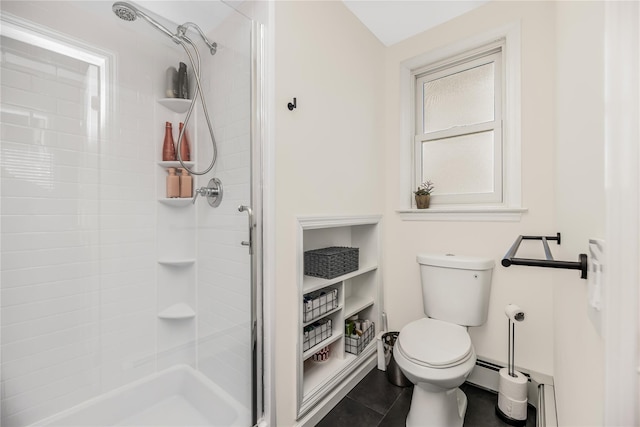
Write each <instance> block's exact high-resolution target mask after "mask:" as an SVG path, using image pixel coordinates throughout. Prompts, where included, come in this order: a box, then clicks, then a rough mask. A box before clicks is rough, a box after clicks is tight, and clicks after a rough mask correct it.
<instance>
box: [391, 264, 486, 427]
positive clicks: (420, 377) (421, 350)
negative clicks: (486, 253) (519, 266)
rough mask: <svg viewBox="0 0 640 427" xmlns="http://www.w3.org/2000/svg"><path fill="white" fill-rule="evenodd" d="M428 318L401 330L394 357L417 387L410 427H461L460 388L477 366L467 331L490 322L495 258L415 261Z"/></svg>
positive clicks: (463, 407) (464, 405) (462, 404)
mask: <svg viewBox="0 0 640 427" xmlns="http://www.w3.org/2000/svg"><path fill="white" fill-rule="evenodd" d="M417 261H418V263H419V264H420V281H421V282H422V300H423V303H424V313H425V314H426V315H427V317H425V318H422V319H418V320H415V321H413V322H411V323H409V324H407V325H406V326H405V327H404V328H402V329H401V330H400V335H399V336H398V340H397V341H396V344H395V346H394V347H393V357H394V358H395V360H396V363H397V364H398V367H399V368H400V370H401V371H402V372H403V373H404V374H405V376H406V377H407V378H408V379H409V381H411V382H412V383H413V384H414V387H413V397H412V400H411V408H410V409H409V414H408V415H407V423H406V425H407V427H418V426H420V427H431V426H433V427H436V426H437V427H461V426H462V423H463V421H464V414H465V412H466V410H467V397H466V396H465V394H464V393H463V392H462V390H460V389H459V388H458V387H459V386H460V385H462V383H464V382H465V380H466V379H467V377H468V376H469V374H470V373H471V370H472V369H473V367H474V366H475V364H476V353H475V350H474V348H473V344H472V343H471V338H470V337H469V334H468V332H467V327H468V326H480V325H482V324H484V323H485V322H486V320H487V313H488V308H489V294H490V291H491V275H492V273H493V267H494V265H495V263H494V261H493V260H492V259H487V258H479V257H469V256H456V255H452V254H446V255H432V254H421V255H418V256H417Z"/></svg>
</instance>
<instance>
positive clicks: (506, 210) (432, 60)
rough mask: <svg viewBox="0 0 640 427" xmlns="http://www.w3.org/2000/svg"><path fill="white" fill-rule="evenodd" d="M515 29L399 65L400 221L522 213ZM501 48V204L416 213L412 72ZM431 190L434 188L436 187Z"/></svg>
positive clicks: (485, 35)
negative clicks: (493, 48) (501, 44)
mask: <svg viewBox="0 0 640 427" xmlns="http://www.w3.org/2000/svg"><path fill="white" fill-rule="evenodd" d="M520 34H521V24H520V22H513V23H509V24H507V25H504V26H501V27H498V28H494V29H491V30H488V31H487V32H485V33H482V34H478V35H475V36H473V37H470V38H468V39H464V40H460V41H457V42H454V43H451V44H449V45H446V46H442V47H437V48H434V49H432V50H428V51H426V52H424V53H422V54H419V55H417V56H414V57H412V58H409V59H406V60H404V61H402V62H401V63H400V71H399V83H400V93H399V94H400V107H401V108H400V128H399V132H400V141H401V144H400V145H399V147H400V148H399V152H400V170H399V180H398V183H399V187H398V193H397V194H398V199H397V203H398V208H397V209H396V212H397V213H398V214H399V215H400V218H401V219H402V220H408V221H416V220H417V221H421V220H427V221H429V220H436V221H442V220H445V221H468V220H471V221H474V220H478V221H519V220H520V219H521V215H522V213H524V212H526V211H527V209H526V208H524V207H522V205H521V181H522V178H521V126H520V123H521V118H520V114H521V113H520V112H521V103H520V101H521V87H520V85H521V35H520ZM497 42H500V43H503V48H502V62H503V67H502V78H503V80H504V84H503V89H504V91H503V94H502V96H503V106H504V110H503V114H502V116H503V117H502V120H503V121H502V138H503V140H502V165H503V166H502V174H503V186H502V187H503V196H502V202H501V203H466V204H464V203H461V204H439V205H432V206H431V207H430V208H429V209H416V206H415V198H414V195H413V191H414V190H415V188H414V185H415V184H416V183H417V182H418V179H416V176H417V175H416V170H415V167H414V165H415V160H416V156H415V152H414V151H415V150H414V147H415V141H414V138H415V123H414V120H415V119H414V114H413V109H414V105H415V99H414V93H415V88H414V84H415V78H414V77H413V76H414V75H415V74H416V73H417V72H418V71H423V70H425V69H426V68H432V67H436V66H437V65H438V64H444V63H451V61H452V60H454V59H455V58H456V57H458V58H469V56H470V55H471V54H472V52H473V51H482V50H483V49H485V50H486V48H487V46H488V45H491V44H495V43H497ZM436 185H437V183H436Z"/></svg>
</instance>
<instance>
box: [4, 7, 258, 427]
mask: <svg viewBox="0 0 640 427" xmlns="http://www.w3.org/2000/svg"><path fill="white" fill-rule="evenodd" d="M234 4H235V5H236V7H242V6H241V5H240V6H237V5H238V4H239V3H234ZM0 8H1V15H0V17H1V21H2V22H1V25H0V37H1V39H0V72H1V75H0V76H1V78H0V97H1V101H0V111H1V116H0V131H1V140H0V166H1V187H0V214H1V222H0V235H1V248H0V249H1V257H0V270H1V276H0V279H1V281H0V308H1V324H0V326H1V329H0V344H1V352H0V368H1V370H0V376H1V387H2V393H1V399H2V401H1V403H2V404H1V406H0V424H1V425H2V426H3V427H21V426H28V425H51V426H53V425H59V426H62V425H64V426H70V425H78V426H79V425H95V426H102V425H104V426H106V425H186V424H189V425H233V426H251V425H254V424H256V423H257V422H258V421H259V419H260V417H261V414H262V412H263V403H262V402H263V384H262V360H263V354H262V353H263V352H262V336H261V325H262V319H261V312H262V311H261V297H262V296H261V283H262V274H261V265H262V262H261V260H262V240H261V229H262V227H261V202H262V201H261V197H260V195H261V191H260V187H259V185H260V182H261V173H262V172H261V160H260V159H261V141H260V133H261V132H260V129H261V123H260V116H261V114H260V110H261V109H260V106H259V105H260V104H259V103H260V88H259V81H260V78H261V76H260V72H259V69H260V66H259V64H260V31H261V30H260V25H259V24H257V23H256V22H255V21H252V20H251V19H250V18H248V17H247V16H246V15H245V14H243V13H242V12H241V11H239V10H236V9H235V8H234V7H231V6H229V5H228V4H227V3H224V2H220V1H207V2H202V1H136V2H133V3H123V2H117V3H115V4H114V2H113V1H112V2H103V1H6V0H3V1H2V3H0ZM127 8H128V12H127V11H126V10H125V9H127ZM114 12H115V13H114ZM214 45H215V46H214ZM192 46H195V47H196V49H197V50H198V52H199V53H194V51H193V50H190V51H189V50H188V49H192ZM213 47H215V49H214V48H213ZM196 56H199V59H197V60H196ZM192 57H193V58H192ZM192 59H193V61H192ZM179 63H184V64H186V65H187V75H188V82H189V91H188V95H187V96H186V97H185V98H186V99H183V98H176V97H175V94H172V93H168V92H167V85H168V83H167V74H168V73H167V69H168V68H170V67H176V68H178V66H179V65H178V64H179ZM192 100H193V101H194V102H192ZM167 123H171V124H172V125H173V130H174V134H173V138H174V139H175V140H176V141H180V142H181V143H184V142H185V138H186V137H188V139H189V143H190V148H191V153H190V159H189V160H187V159H184V158H181V156H178V158H177V159H176V160H168V161H163V159H162V146H163V139H164V137H165V125H166V124H167ZM180 123H185V125H184V129H186V131H185V132H180V131H179V130H178V129H179V124H180ZM178 151H180V150H178ZM209 166H211V167H210V170H207V168H208V167H209ZM174 168H175V170H184V171H185V172H184V174H185V175H184V176H187V174H189V176H191V179H192V181H193V183H192V188H190V189H189V192H188V196H187V195H185V194H184V193H183V194H182V196H183V197H180V198H173V197H167V192H166V190H167V177H168V172H169V170H173V169H174ZM184 182H188V180H186V179H185V181H184ZM211 183H213V184H211ZM211 199H214V201H215V203H208V202H211Z"/></svg>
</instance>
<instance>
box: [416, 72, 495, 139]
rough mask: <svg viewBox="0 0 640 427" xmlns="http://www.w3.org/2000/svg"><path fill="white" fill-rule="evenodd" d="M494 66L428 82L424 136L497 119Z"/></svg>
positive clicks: (425, 97) (425, 94) (425, 98)
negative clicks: (427, 133) (495, 116)
mask: <svg viewBox="0 0 640 427" xmlns="http://www.w3.org/2000/svg"><path fill="white" fill-rule="evenodd" d="M493 74H494V64H493V63H489V64H485V65H481V66H479V67H475V68H472V69H470V70H466V71H462V72H460V73H456V74H451V75H448V76H446V77H442V78H440V79H436V80H431V81H429V82H425V83H424V84H423V85H422V90H423V102H424V110H423V114H424V117H423V133H426V132H433V131H437V130H443V129H449V128H451V127H453V126H463V125H472V124H477V123H484V122H489V121H493V119H494V105H493V104H494V75H493Z"/></svg>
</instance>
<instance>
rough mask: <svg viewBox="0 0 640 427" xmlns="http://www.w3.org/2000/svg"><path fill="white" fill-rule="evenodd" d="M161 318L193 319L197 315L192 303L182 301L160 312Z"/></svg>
mask: <svg viewBox="0 0 640 427" xmlns="http://www.w3.org/2000/svg"><path fill="white" fill-rule="evenodd" d="M158 317H159V318H160V319H170V320H181V319H191V318H194V317H196V312H195V311H193V308H191V306H190V305H188V304H186V303H184V302H180V303H178V304H174V305H172V306H169V307H167V308H166V309H164V310H162V311H161V312H160V313H158Z"/></svg>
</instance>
